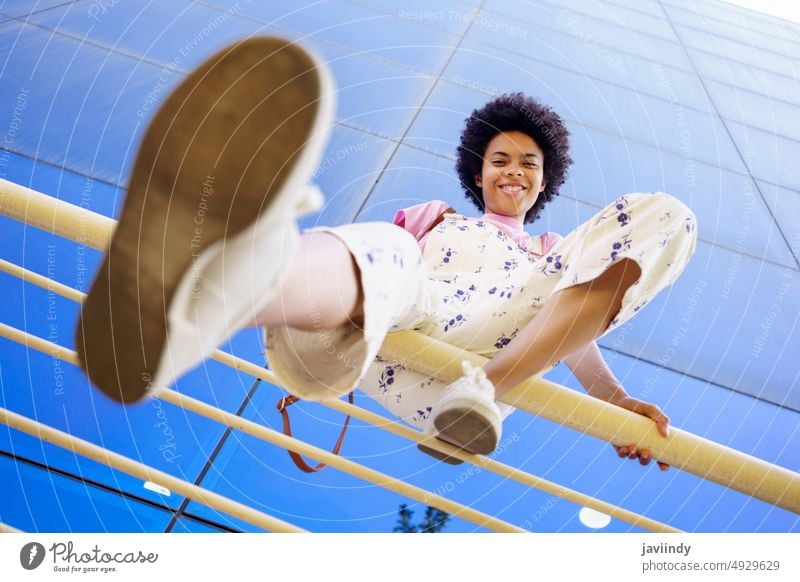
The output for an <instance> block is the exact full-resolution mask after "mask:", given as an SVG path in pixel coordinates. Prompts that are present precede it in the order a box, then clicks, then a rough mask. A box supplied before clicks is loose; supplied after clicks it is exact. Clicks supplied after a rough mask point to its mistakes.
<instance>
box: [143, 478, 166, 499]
mask: <svg viewBox="0 0 800 582" xmlns="http://www.w3.org/2000/svg"><path fill="white" fill-rule="evenodd" d="M144 488H145V489H149V490H150V491H154V492H156V493H158V494H159V495H163V496H165V497H169V496H170V495H172V493H171V492H170V490H169V489H167V488H166V487H163V486H161V485H159V484H158V483H153V482H152V481H145V482H144Z"/></svg>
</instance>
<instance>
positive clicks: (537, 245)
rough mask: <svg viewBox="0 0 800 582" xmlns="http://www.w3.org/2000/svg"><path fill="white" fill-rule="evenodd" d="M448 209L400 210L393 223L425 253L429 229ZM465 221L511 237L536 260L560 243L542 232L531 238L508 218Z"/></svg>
mask: <svg viewBox="0 0 800 582" xmlns="http://www.w3.org/2000/svg"><path fill="white" fill-rule="evenodd" d="M449 208H450V206H449V205H448V204H446V203H444V202H442V201H441V200H433V201H431V202H424V203H422V204H417V205H415V206H411V207H409V208H404V209H403V210H399V211H398V212H397V214H395V217H394V220H393V221H392V222H393V223H394V224H396V225H397V226H400V227H402V228H404V229H405V230H407V231H408V232H410V233H411V234H413V235H414V237H415V238H416V239H417V242H419V248H420V250H425V241H426V240H427V238H428V234H430V231H431V228H432V227H433V225H434V224H435V223H436V222H437V220H438V219H439V218H440V217H441V216H442V214H444V213H445V212H446V211H447V210H448V209H449ZM465 218H466V219H467V220H475V221H477V220H484V221H486V222H490V223H492V224H493V225H495V226H496V227H497V228H499V229H500V230H502V231H503V232H504V233H506V234H507V235H508V236H509V237H511V238H512V239H513V240H514V241H515V242H516V243H517V244H518V245H519V246H520V247H522V248H523V249H525V250H526V251H529V252H531V253H532V254H534V255H536V256H542V255H546V254H547V253H548V251H549V250H550V249H551V248H552V247H553V245H554V244H556V243H557V242H558V241H560V240H561V236H560V235H558V234H556V233H554V232H545V233H543V234H540V235H539V236H531V235H529V234H528V233H527V232H525V231H524V230H523V227H522V222H520V221H519V220H517V219H516V218H512V217H510V216H503V215H501V214H492V213H486V214H484V215H483V216H482V217H481V218H479V219H478V218H470V217H465Z"/></svg>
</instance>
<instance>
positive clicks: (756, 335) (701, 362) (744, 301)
mask: <svg viewBox="0 0 800 582" xmlns="http://www.w3.org/2000/svg"><path fill="white" fill-rule="evenodd" d="M751 236H755V234H752V235H751ZM775 236H777V234H776V235H775ZM798 285H800V274H798V271H797V270H795V269H792V268H789V267H782V266H779V265H774V264H771V263H767V262H764V261H761V260H758V259H754V258H752V257H749V256H747V255H743V254H741V253H739V252H737V251H736V250H729V249H724V248H721V247H717V246H712V245H709V244H707V243H704V242H700V243H698V245H697V252H696V253H695V256H694V258H692V260H691V262H690V263H689V266H688V267H687V269H686V271H685V272H684V274H683V275H682V276H681V277H680V278H679V279H678V282H677V283H675V284H674V285H673V286H672V287H669V288H667V289H665V290H664V291H663V292H662V293H661V295H659V296H658V297H657V298H656V299H654V300H653V301H652V302H651V303H650V304H649V305H648V306H647V307H645V308H644V309H642V310H641V311H640V312H638V313H637V315H636V317H635V318H634V319H633V321H632V322H631V324H630V328H629V329H628V331H627V332H625V335H624V348H622V349H624V351H625V353H629V354H633V355H636V356H637V357H641V358H643V359H646V360H649V361H651V362H655V363H659V362H661V363H663V364H669V366H670V367H671V368H673V369H676V370H681V371H683V372H685V373H687V374H690V375H692V376H693V377H697V378H702V379H704V380H708V381H710V382H714V383H716V384H719V385H722V386H726V387H729V388H732V389H735V390H737V391H740V392H745V393H748V394H752V395H757V396H758V397H759V398H761V399H763V400H767V401H769V402H774V403H780V404H783V405H785V406H788V407H790V408H794V409H798V408H800V391H798V389H797V388H798V382H799V381H800V380H798V377H797V374H796V366H793V364H792V361H793V358H795V357H796V356H795V354H797V353H800V334H799V333H798V329H797V325H798V313H799V312H800V294H798V293H797V287H798ZM775 305H778V306H779V307H778V308H777V309H776V308H775V307H774V306H775ZM623 333H624V332H623V331H622V330H618V331H616V332H614V333H612V334H610V335H609V337H608V338H606V339H605V340H604V341H606V342H614V341H617V340H618V339H619V338H620V335H621V334H623Z"/></svg>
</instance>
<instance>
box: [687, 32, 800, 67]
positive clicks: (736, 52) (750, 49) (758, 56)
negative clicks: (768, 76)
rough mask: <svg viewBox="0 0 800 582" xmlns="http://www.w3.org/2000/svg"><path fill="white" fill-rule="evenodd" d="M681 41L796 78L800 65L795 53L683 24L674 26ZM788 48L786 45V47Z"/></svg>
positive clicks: (693, 46) (688, 45) (692, 46)
mask: <svg viewBox="0 0 800 582" xmlns="http://www.w3.org/2000/svg"><path fill="white" fill-rule="evenodd" d="M676 28H677V31H678V34H679V35H680V37H681V41H682V42H683V43H684V44H685V45H686V46H687V47H689V48H693V49H696V50H702V51H706V52H709V53H711V54H714V55H717V56H724V57H725V58H728V59H731V60H734V61H739V62H742V63H745V64H748V65H752V66H754V67H760V68H763V69H765V70H767V71H772V72H774V73H781V74H783V75H789V76H793V77H795V78H797V76H798V75H799V74H800V67H799V66H798V65H797V55H796V54H791V53H777V52H771V51H767V50H763V49H761V48H760V47H758V46H754V45H748V44H744V43H741V42H737V41H733V40H728V39H725V38H722V37H718V36H710V35H709V34H708V33H706V32H704V31H700V30H695V29H693V28H687V27H685V26H681V25H677V26H676ZM787 48H788V47H787Z"/></svg>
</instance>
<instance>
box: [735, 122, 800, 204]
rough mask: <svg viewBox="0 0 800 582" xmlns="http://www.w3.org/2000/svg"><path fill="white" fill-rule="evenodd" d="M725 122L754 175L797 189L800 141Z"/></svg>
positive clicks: (798, 185)
mask: <svg viewBox="0 0 800 582" xmlns="http://www.w3.org/2000/svg"><path fill="white" fill-rule="evenodd" d="M726 125H727V126H728V129H729V130H730V132H731V135H732V136H733V139H734V141H735V142H736V145H737V147H738V148H739V150H740V151H741V152H742V156H743V157H744V160H745V162H746V163H747V165H748V167H749V168H750V171H751V172H752V174H753V177H754V178H757V179H761V180H766V181H767V182H772V183H773V184H778V185H779V186H783V187H786V188H791V189H793V190H800V166H798V164H797V160H798V159H800V143H798V142H796V141H793V140H790V139H787V138H785V137H781V136H779V135H775V134H774V133H770V132H767V131H762V130H760V129H755V128H752V127H747V126H745V125H741V124H739V123H733V122H730V121H729V122H726Z"/></svg>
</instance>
